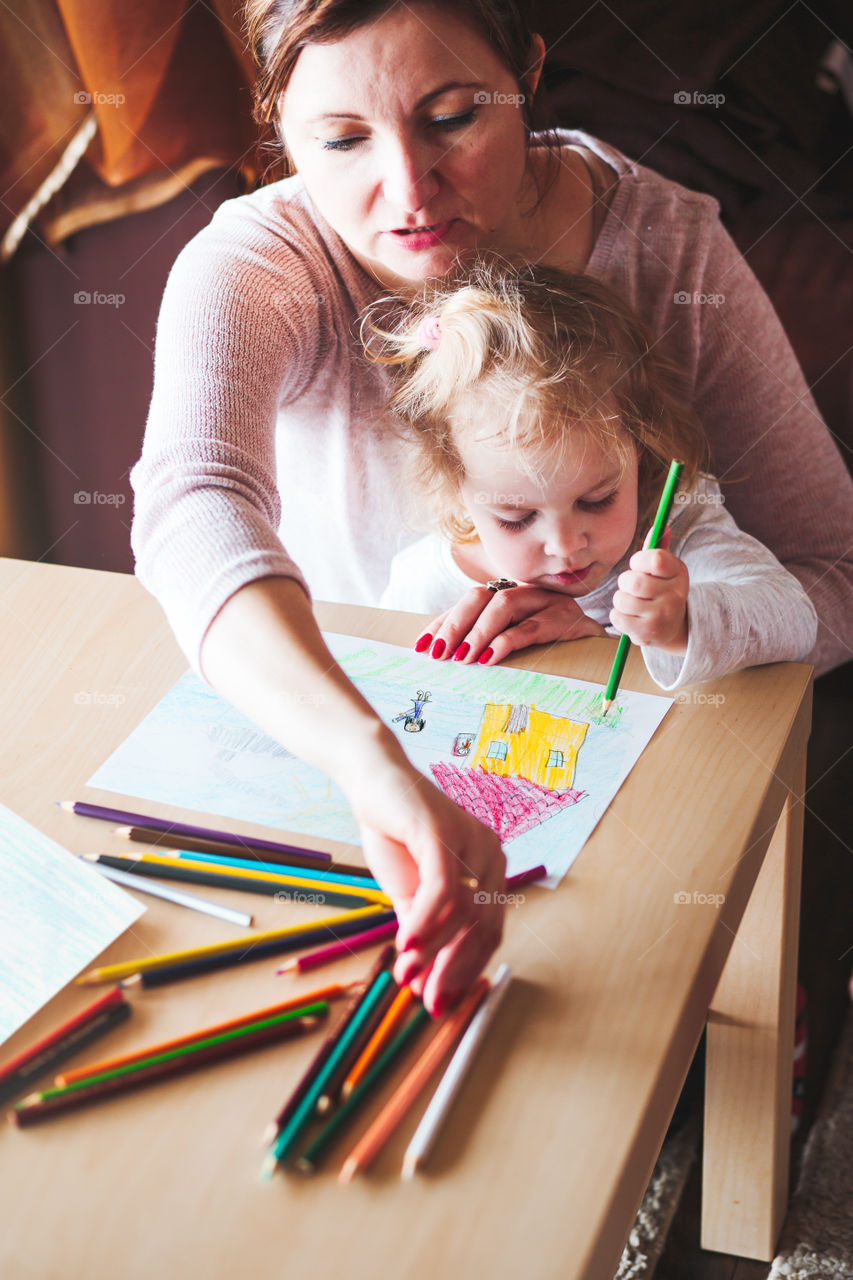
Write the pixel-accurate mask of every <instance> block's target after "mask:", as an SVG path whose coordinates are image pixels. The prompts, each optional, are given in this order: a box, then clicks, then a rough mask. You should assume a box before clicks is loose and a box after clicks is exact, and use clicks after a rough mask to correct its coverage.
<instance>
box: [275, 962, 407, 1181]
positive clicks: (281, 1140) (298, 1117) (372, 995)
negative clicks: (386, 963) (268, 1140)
mask: <svg viewBox="0 0 853 1280" xmlns="http://www.w3.org/2000/svg"><path fill="white" fill-rule="evenodd" d="M393 981H394V979H393V977H392V976H391V973H390V970H388V969H383V970H382V972H381V973H378V974H377V975H376V977H375V979H374V980H373V983H372V984H371V986H370V987H369V988H368V990H367V991H366V992H365V993H364V996H363V997H362V1001H361V1004H360V1006H359V1008H358V1009H357V1010H356V1011H355V1013H354V1014H353V1016H352V1018H351V1019H350V1021H349V1022H348V1023H347V1025H346V1026H345V1027H344V1030H343V1032H342V1033H341V1037H340V1039H339V1040H338V1043H337V1044H336V1045H335V1047H334V1049H333V1050H332V1052H331V1053H330V1054H329V1056H328V1058H327V1059H326V1060H325V1062H324V1063H323V1064H322V1066H321V1067H320V1069H319V1071H318V1072H317V1075H316V1076H315V1077H314V1081H313V1083H312V1085H311V1087H310V1088H309V1089H308V1090H306V1093H305V1096H304V1097H303V1099H302V1102H301V1103H300V1105H299V1106H298V1107H297V1108H296V1110H295V1111H294V1113H293V1115H292V1116H291V1117H290V1119H289V1120H288V1122H287V1123H286V1124H285V1126H284V1128H283V1129H282V1130H281V1133H280V1134H279V1135H278V1137H277V1138H276V1140H275V1142H274V1143H273V1145H272V1147H271V1148H270V1150H269V1152H268V1153H267V1156H266V1159H265V1160H264V1163H263V1165H262V1167H261V1181H262V1182H269V1180H270V1178H271V1177H272V1176H273V1174H274V1173H275V1170H276V1166H277V1165H278V1164H279V1163H280V1161H282V1160H285V1159H286V1158H287V1156H288V1155H289V1154H290V1152H291V1151H292V1150H293V1148H294V1146H295V1145H296V1143H297V1142H298V1140H299V1137H300V1135H301V1134H302V1131H303V1130H304V1129H305V1127H306V1125H307V1124H308V1122H309V1121H310V1119H311V1117H312V1115H313V1114H314V1110H315V1108H316V1106H317V1102H318V1099H319V1098H320V1095H321V1094H322V1092H323V1090H324V1089H325V1087H326V1084H327V1083H328V1081H329V1080H330V1079H331V1077H332V1076H333V1075H334V1073H335V1070H336V1068H337V1065H338V1063H339V1062H340V1060H341V1058H342V1057H343V1056H344V1054H345V1053H346V1052H347V1051H348V1049H349V1047H350V1045H351V1044H352V1042H353V1040H355V1038H356V1037H357V1036H358V1034H359V1031H360V1030H361V1028H362V1026H363V1025H364V1023H365V1022H366V1021H367V1019H368V1018H369V1017H370V1015H371V1013H372V1012H373V1010H374V1008H375V1007H376V1005H377V1004H378V1003H379V1001H380V1000H381V999H382V997H383V996H384V994H385V992H386V991H387V989H388V987H389V986H390V984H391V983H392V982H393Z"/></svg>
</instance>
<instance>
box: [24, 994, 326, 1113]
mask: <svg viewBox="0 0 853 1280" xmlns="http://www.w3.org/2000/svg"><path fill="white" fill-rule="evenodd" d="M319 1021H320V1019H319V1016H318V1015H317V1014H312V1015H311V1016H310V1017H305V1018H294V1019H292V1020H290V1021H288V1022H281V1023H279V1024H278V1025H277V1026H273V1027H265V1028H264V1029H263V1030H262V1031H257V1032H254V1033H252V1034H249V1035H245V1036H241V1037H240V1038H239V1039H236V1040H230V1041H224V1042H222V1043H220V1044H216V1045H211V1046H210V1047H209V1048H207V1049H199V1050H198V1051H197V1052H195V1053H187V1054H185V1055H184V1056H183V1057H180V1058H173V1059H171V1060H169V1061H167V1062H158V1063H156V1064H153V1065H152V1066H150V1067H141V1068H140V1069H139V1070H138V1071H130V1072H128V1074H126V1075H114V1076H110V1077H109V1078H108V1079H106V1080H101V1081H99V1083H98V1084H93V1085H89V1086H87V1085H85V1084H80V1085H77V1086H74V1085H69V1086H68V1087H67V1088H66V1089H59V1090H56V1091H53V1090H51V1091H50V1094H51V1096H49V1097H45V1096H44V1095H43V1094H42V1093H34V1094H30V1096H29V1097H28V1098H25V1099H24V1100H23V1102H19V1103H18V1105H17V1106H16V1107H13V1108H12V1110H11V1111H9V1112H8V1113H7V1114H8V1119H9V1120H10V1122H11V1123H12V1124H16V1125H18V1127H19V1128H23V1127H25V1126H28V1125H31V1124H38V1123H39V1121H41V1120H49V1119H50V1117H51V1116H53V1115H56V1114H57V1113H59V1112H63V1111H71V1110H73V1109H76V1108H77V1107H84V1106H87V1105H88V1104H89V1103H90V1102H100V1101H101V1099H102V1098H107V1097H112V1096H113V1095H114V1094H118V1093H128V1092H129V1091H130V1090H132V1089H139V1088H142V1087H144V1086H145V1085H147V1084H156V1083H157V1081H158V1080H163V1079H166V1078H169V1077H172V1076H177V1075H183V1074H184V1073H185V1072H188V1071H196V1070H198V1068H200V1067H206V1066H209V1065H210V1064H211V1063H214V1062H220V1061H222V1060H224V1059H226V1058H233V1057H236V1056H237V1055H238V1054H243V1053H249V1052H251V1051H252V1050H254V1049H262V1048H264V1047H265V1046H266V1045H268V1044H277V1043H278V1042H279V1041H281V1040H289V1039H292V1038H293V1037H295V1036H301V1035H305V1034H306V1033H307V1032H309V1031H313V1030H314V1028H315V1027H316V1026H317V1023H318V1022H319Z"/></svg>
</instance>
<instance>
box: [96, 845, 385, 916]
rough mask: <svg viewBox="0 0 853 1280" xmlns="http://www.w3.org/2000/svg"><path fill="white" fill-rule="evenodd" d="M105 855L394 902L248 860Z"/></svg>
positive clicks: (378, 893) (371, 891)
mask: <svg viewBox="0 0 853 1280" xmlns="http://www.w3.org/2000/svg"><path fill="white" fill-rule="evenodd" d="M101 856H102V855H100V854H84V855H83V857H84V858H86V859H88V860H90V861H93V860H95V859H96V858H98V857H101ZM109 857H110V858H112V859H115V860H116V861H121V862H126V863H128V864H129V865H134V864H136V863H137V862H145V863H150V864H151V865H152V866H155V867H164V868H174V869H175V870H176V871H204V872H206V873H207V874H209V875H216V876H222V877H223V878H225V879H232V880H240V879H244V880H258V879H261V880H269V881H271V882H272V883H273V884H281V885H288V886H290V887H291V888H294V889H301V890H302V891H303V892H305V893H318V894H326V895H331V894H334V895H335V897H341V898H360V899H361V900H362V901H365V900H366V901H368V902H375V903H376V904H377V905H378V906H382V907H391V906H393V905H394V904H393V903H392V901H391V899H390V898H389V897H388V896H387V894H384V893H382V892H381V891H380V890H379V889H368V888H364V889H360V888H356V886H355V885H345V884H344V885H342V884H330V883H329V882H328V881H326V880H308V879H306V878H305V877H304V876H288V875H282V874H279V873H277V872H276V873H274V872H272V871H258V869H257V868H256V867H252V866H251V864H249V865H248V866H247V867H246V868H245V869H244V868H243V867H225V866H222V865H221V864H220V863H214V862H195V861H194V860H193V859H192V858H174V857H172V856H171V855H170V854H167V853H111V854H109Z"/></svg>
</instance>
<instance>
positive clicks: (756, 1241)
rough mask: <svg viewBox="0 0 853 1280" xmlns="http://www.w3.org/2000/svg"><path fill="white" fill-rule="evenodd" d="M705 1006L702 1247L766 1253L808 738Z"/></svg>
mask: <svg viewBox="0 0 853 1280" xmlns="http://www.w3.org/2000/svg"><path fill="white" fill-rule="evenodd" d="M794 773H795V776H794V778H793V779H792V790H791V792H789V794H788V797H787V800H786V802H785V804H784V806H783V808H782V812H781V814H780V816H779V821H778V823H777V825H776V829H775V831H774V832H773V835H772V837H771V840H770V844H769V845H768V848H767V852H766V854H765V856H764V861H763V863H762V866H761V870H760V871H759V873H758V877H757V878H756V881H755V885H754V888H753V890H752V893H751V895H750V898H749V902H748V903H747V906H746V910H745V912H744V914H743V917H742V920H741V924H740V927H739V929H738V932H737V936H736V938H735V940H734V942H733V943H732V947H731V951H730V952H729V955H728V959H727V960H726V965H725V968H724V969H723V972H722V976H721V978H720V981H719V984H718V986H717V989H716V991H715V992H714V998H713V1000H712V1002H711V1006H710V1009H709V1013H708V1039H707V1067H706V1080H705V1136H704V1153H703V1168H702V1248H703V1249H714V1250H716V1251H717V1252H719V1253H728V1254H735V1255H737V1256H739V1257H744V1258H757V1259H759V1260H761V1261H764V1262H769V1261H771V1260H772V1258H773V1256H774V1252H775V1247H776V1241H777V1239H778V1236H779V1232H780V1230H781V1226H782V1220H783V1218H784V1214H785V1206H786V1202H787V1195H788V1165H789V1157H790V1129H791V1082H792V1064H793V1048H794V1006H795V995H796V981H797V940H798V921H799V910H800V873H801V867H802V851H803V803H802V796H803V792H804V790H805V746H804V745H803V750H802V752H801V756H800V760H799V762H798V763H797V765H796V767H795V770H794Z"/></svg>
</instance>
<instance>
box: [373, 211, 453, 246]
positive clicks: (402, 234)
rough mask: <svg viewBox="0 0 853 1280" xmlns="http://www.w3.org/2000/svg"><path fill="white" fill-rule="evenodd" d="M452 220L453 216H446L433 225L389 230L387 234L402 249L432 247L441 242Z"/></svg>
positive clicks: (451, 224)
mask: <svg viewBox="0 0 853 1280" xmlns="http://www.w3.org/2000/svg"><path fill="white" fill-rule="evenodd" d="M454 222H455V219H454V218H448V219H447V220H446V221H444V222H436V223H435V225H434V226H430V227H424V228H416V229H414V230H412V231H389V232H388V235H389V236H391V238H392V239H393V240H394V243H395V244H399V245H401V246H402V247H403V248H404V249H412V250H418V249H432V248H434V247H435V246H436V245H437V244H441V242H442V240H443V239H444V237H445V236H446V235H447V233H448V232H449V230H450V228H451V227H452V226H453V223H454Z"/></svg>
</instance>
